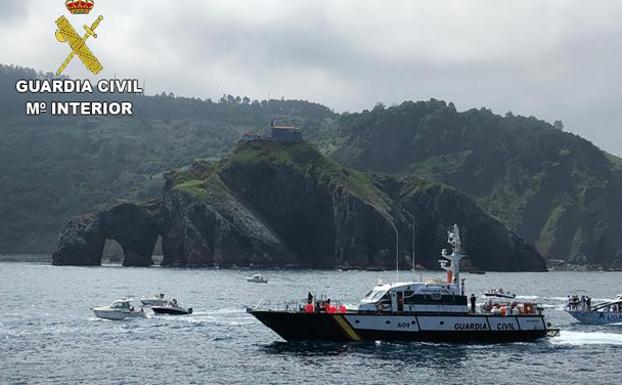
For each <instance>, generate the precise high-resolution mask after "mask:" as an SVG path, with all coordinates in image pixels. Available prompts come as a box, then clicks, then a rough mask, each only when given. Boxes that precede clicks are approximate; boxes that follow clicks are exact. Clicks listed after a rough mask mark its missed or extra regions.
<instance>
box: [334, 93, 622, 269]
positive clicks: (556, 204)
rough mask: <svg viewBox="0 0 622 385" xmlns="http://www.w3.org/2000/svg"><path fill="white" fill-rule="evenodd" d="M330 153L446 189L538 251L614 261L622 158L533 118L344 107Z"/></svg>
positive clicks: (414, 107) (619, 246)
mask: <svg viewBox="0 0 622 385" xmlns="http://www.w3.org/2000/svg"><path fill="white" fill-rule="evenodd" d="M339 136H340V137H342V143H341V145H340V146H339V147H338V148H337V149H336V150H335V151H334V152H333V154H332V157H333V159H335V160H337V161H338V162H340V163H341V164H343V165H345V166H348V167H352V168H355V169H357V170H360V171H365V172H380V173H388V174H392V175H397V176H401V175H418V176H422V177H424V178H426V179H429V180H434V181H438V182H441V183H445V184H448V185H451V186H453V187H455V188H456V189H458V190H460V191H461V192H464V193H465V194H467V195H468V196H469V197H470V198H471V199H473V200H474V201H475V202H476V203H477V204H478V205H479V206H480V207H482V208H483V209H484V210H485V211H486V212H487V213H488V214H490V215H492V216H494V217H495V218H498V219H499V220H500V221H501V222H503V223H504V224H505V225H506V226H507V227H508V228H510V229H511V230H513V231H515V232H516V233H517V234H519V235H520V236H521V237H523V238H525V239H526V240H527V241H529V242H531V243H533V244H534V245H536V246H537V247H538V249H539V251H540V252H541V253H542V254H543V255H544V256H545V257H546V258H547V259H560V260H564V261H567V262H570V263H573V264H587V265H595V266H602V267H605V268H609V267H611V268H620V267H622V240H621V239H620V237H619V234H620V232H621V231H622V206H621V205H619V204H617V203H616V202H617V201H618V200H619V198H620V197H621V196H622V172H621V171H620V170H621V169H622V160H621V159H619V158H617V157H614V156H612V155H610V154H607V153H605V152H603V151H601V150H600V149H599V148H597V147H596V146H594V145H593V144H592V143H590V142H589V141H587V140H585V139H583V138H581V137H579V136H577V135H574V134H571V133H567V132H563V131H562V130H561V129H560V125H559V124H558V126H557V127H555V126H553V125H550V124H548V123H546V122H544V121H541V120H537V119H535V118H533V117H529V118H527V117H521V116H514V115H512V114H511V113H508V114H507V115H506V116H504V117H502V116H499V115H495V114H493V113H492V112H491V111H490V110H487V109H484V108H482V109H479V110H475V109H473V110H469V111H465V112H458V111H456V109H455V108H454V106H453V105H452V104H451V103H449V104H447V103H445V102H443V101H438V100H430V101H427V102H404V103H403V104H401V105H399V106H394V107H391V108H383V107H379V108H375V109H374V110H372V111H364V112H363V113H355V114H347V115H346V114H344V115H342V116H341V118H340V120H339Z"/></svg>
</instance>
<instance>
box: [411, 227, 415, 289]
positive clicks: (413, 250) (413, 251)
mask: <svg viewBox="0 0 622 385" xmlns="http://www.w3.org/2000/svg"><path fill="white" fill-rule="evenodd" d="M411 226H412V228H413V249H412V254H413V279H416V278H415V266H416V265H415V221H413V223H411Z"/></svg>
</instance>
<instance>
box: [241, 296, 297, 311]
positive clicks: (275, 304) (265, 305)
mask: <svg viewBox="0 0 622 385" xmlns="http://www.w3.org/2000/svg"><path fill="white" fill-rule="evenodd" d="M305 303H306V302H305V300H303V299H301V300H291V301H266V300H261V301H259V302H258V303H257V304H256V305H255V306H253V307H252V310H269V311H291V312H299V311H301V310H302V308H303V307H304V304H305Z"/></svg>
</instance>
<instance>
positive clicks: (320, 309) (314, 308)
mask: <svg viewBox="0 0 622 385" xmlns="http://www.w3.org/2000/svg"><path fill="white" fill-rule="evenodd" d="M302 311H304V312H305V313H329V314H335V313H340V314H343V313H345V312H346V306H345V305H343V304H341V305H339V306H335V305H334V304H332V303H331V302H330V298H327V299H319V300H315V301H314V297H313V294H311V292H309V294H307V303H306V304H305V305H304V306H303V308H302Z"/></svg>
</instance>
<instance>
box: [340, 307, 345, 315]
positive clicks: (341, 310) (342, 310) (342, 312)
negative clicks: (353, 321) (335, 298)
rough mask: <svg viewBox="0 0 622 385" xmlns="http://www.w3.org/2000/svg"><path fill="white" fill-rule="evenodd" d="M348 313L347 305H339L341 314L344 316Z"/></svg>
mask: <svg viewBox="0 0 622 385" xmlns="http://www.w3.org/2000/svg"><path fill="white" fill-rule="evenodd" d="M345 312H346V305H339V313H341V314H344V313H345Z"/></svg>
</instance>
